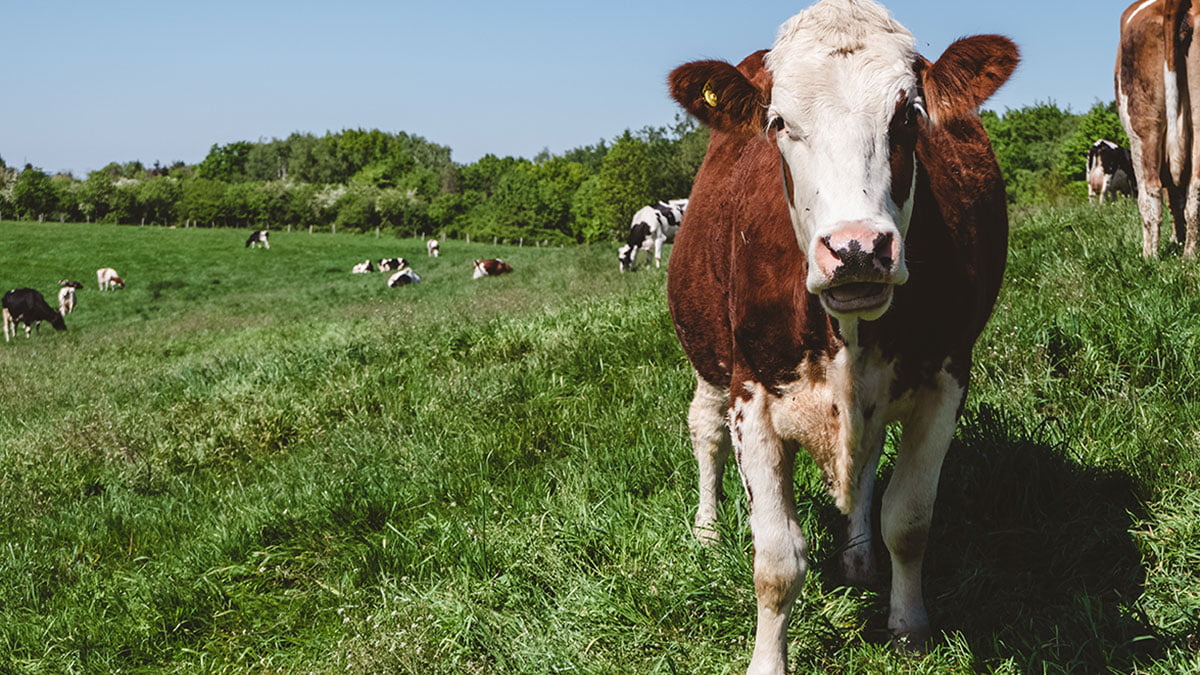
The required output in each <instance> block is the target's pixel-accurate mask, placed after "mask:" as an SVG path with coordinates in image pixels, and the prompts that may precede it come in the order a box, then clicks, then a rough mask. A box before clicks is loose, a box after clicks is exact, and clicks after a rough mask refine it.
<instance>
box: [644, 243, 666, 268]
mask: <svg viewBox="0 0 1200 675" xmlns="http://www.w3.org/2000/svg"><path fill="white" fill-rule="evenodd" d="M663 241H664V240H663V239H662V238H659V237H655V239H654V268H655V269H659V268H661V267H662V250H663ZM647 255H649V254H647Z"/></svg>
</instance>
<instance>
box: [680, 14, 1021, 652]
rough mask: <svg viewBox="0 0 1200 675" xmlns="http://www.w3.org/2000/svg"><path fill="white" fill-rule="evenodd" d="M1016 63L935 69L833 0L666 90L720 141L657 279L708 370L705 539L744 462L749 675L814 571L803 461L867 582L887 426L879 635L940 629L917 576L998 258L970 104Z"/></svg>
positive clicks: (998, 48)
mask: <svg viewBox="0 0 1200 675" xmlns="http://www.w3.org/2000/svg"><path fill="white" fill-rule="evenodd" d="M1017 61H1018V55H1017V48H1016V47H1015V46H1014V45H1013V44H1012V42H1010V41H1009V40H1008V39H1006V38H1003V37H1000V36H994V35H984V36H976V37H971V38H965V39H962V40H959V41H958V42H955V43H954V44H952V45H950V47H949V48H947V50H946V52H945V53H944V54H943V55H942V56H941V58H940V59H938V61H937V62H936V63H930V62H929V61H927V60H926V59H924V58H923V57H921V56H920V55H919V54H917V52H916V44H915V40H914V38H913V36H912V35H911V34H910V33H909V32H908V31H907V30H906V29H904V27H903V26H901V25H899V24H898V23H896V22H895V21H894V20H893V19H892V18H891V17H890V15H889V14H888V13H887V11H886V10H885V9H884V8H882V7H880V6H879V5H877V4H875V3H873V2H870V0H825V1H824V2H821V3H819V4H817V5H815V6H813V7H811V8H809V9H808V10H805V11H803V12H801V13H800V14H798V15H796V16H795V17H793V18H792V19H790V20H789V21H787V22H786V23H785V24H784V25H783V26H782V27H781V29H780V31H779V34H778V38H777V40H776V42H775V45H774V47H773V48H772V49H771V50H769V51H765V52H758V53H755V54H752V55H751V56H749V57H747V58H746V59H745V60H744V61H742V63H741V64H739V65H738V66H737V67H734V66H732V65H730V64H728V63H725V62H721V61H700V62H695V63H689V64H686V65H683V66H680V67H679V68H677V69H676V70H675V71H674V72H672V73H671V76H670V88H671V95H672V96H673V97H674V98H675V100H676V101H678V102H679V103H680V104H681V105H682V106H683V107H684V108H686V109H687V110H688V112H690V113H691V114H692V115H694V116H695V117H697V118H699V119H700V121H702V122H703V123H704V124H706V125H707V126H709V127H710V128H711V130H712V135H711V138H710V141H709V145H708V151H707V154H706V155H705V158H704V163H703V165H702V166H701V168H700V171H699V173H698V174H697V176H696V182H695V186H694V188H693V190H692V194H691V201H690V202H689V206H688V211H687V215H686V216H685V223H684V224H683V226H682V227H681V228H680V231H679V236H678V239H677V241H676V244H675V249H674V251H673V252H672V255H671V259H670V262H669V269H668V275H667V278H668V296H669V303H670V308H671V314H672V317H673V318H674V321H675V330H676V333H677V334H678V336H679V340H680V342H681V343H682V345H683V348H684V351H685V352H686V353H687V356H688V358H689V359H690V361H691V363H692V365H693V367H694V368H695V370H696V375H697V383H696V391H695V396H694V398H693V400H692V403H691V407H690V410H689V412H688V426H689V429H690V432H691V438H692V443H693V446H694V452H695V455H696V459H697V461H698V463H699V483H700V485H699V494H700V501H699V509H698V512H697V514H696V521H695V530H694V531H695V533H696V535H697V536H699V537H700V538H702V539H714V538H715V537H716V517H717V501H718V499H719V496H720V486H721V476H722V473H723V471H724V466H725V463H726V460H727V458H728V455H729V450H730V446H731V445H732V448H733V449H734V450H735V452H736V454H737V461H738V467H739V469H740V471H741V475H742V480H743V483H744V486H745V489H746V494H747V501H748V503H749V507H750V527H751V530H752V535H753V541H754V585H755V591H756V594H757V596H758V626H757V631H756V636H755V646H754V655H753V658H752V660H751V663H750V667H749V671H750V672H752V673H782V672H784V671H785V664H786V656H787V634H786V633H787V624H788V619H789V616H790V613H791V611H792V606H793V603H794V602H795V600H796V599H797V597H798V596H799V594H800V591H801V587H802V585H803V580H804V575H805V570H806V568H807V565H808V563H807V560H806V555H805V551H806V543H805V540H804V536H803V534H802V532H801V530H800V522H799V520H798V517H797V513H796V504H795V495H794V493H793V478H792V473H793V467H794V463H795V461H796V454H797V452H798V450H799V448H800V447H803V448H804V449H805V450H807V451H808V453H809V454H810V455H811V456H812V457H813V459H814V460H815V461H816V463H817V464H818V465H819V467H820V468H821V470H822V471H823V472H824V475H825V478H826V480H827V484H828V488H829V490H830V492H831V493H832V495H833V497H834V500H835V502H836V504H837V506H838V508H839V509H841V510H842V512H843V513H846V514H848V515H849V530H850V531H849V535H850V542H851V545H850V546H849V547H848V548H847V550H846V551H845V553H844V554H843V556H842V565H843V568H844V570H845V573H846V575H847V577H848V579H849V580H850V581H852V582H859V583H864V582H870V581H874V580H875V579H876V578H878V575H879V572H878V571H877V570H876V555H875V551H873V550H872V543H871V528H872V524H871V496H872V491H873V486H874V483H875V474H876V469H877V466H878V462H879V456H880V452H881V449H882V445H883V439H884V433H885V427H886V425H888V424H890V423H893V422H899V423H900V424H902V425H903V427H904V435H903V440H902V442H901V445H900V448H899V451H898V453H897V456H896V462H895V472H894V473H893V475H892V479H891V483H890V485H889V486H888V489H887V491H886V493H885V495H884V497H883V508H882V517H881V522H882V530H883V540H884V542H885V544H886V546H887V549H888V553H889V554H890V557H891V567H892V585H891V600H890V603H891V606H890V614H889V619H888V626H889V627H890V629H891V630H892V632H893V633H894V634H895V635H896V636H897V639H898V640H899V641H900V642H901V643H904V644H916V643H921V642H923V641H924V640H925V639H926V637H927V636H928V635H929V620H928V616H927V614H926V611H925V606H924V602H923V599H922V591H921V565H922V559H923V556H924V552H925V541H926V537H927V535H928V532H929V524H930V519H931V513H932V508H933V501H934V497H935V495H936V493H937V484H938V475H939V472H940V469H941V464H942V459H943V457H944V456H945V453H946V450H947V448H948V446H949V443H950V438H951V436H952V435H953V433H954V428H955V425H956V423H957V419H958V415H959V412H960V410H961V407H962V405H963V401H964V397H965V394H966V387H967V379H968V374H969V372H970V368H971V352H972V346H973V344H974V342H975V340H976V338H977V337H978V335H979V334H980V332H981V331H982V330H983V327H984V325H985V323H986V322H987V320H988V317H989V315H990V314H991V311H992V306H993V304H994V302H995V299H996V295H997V293H998V292H999V289H1000V282H1001V278H1002V276H1003V272H1004V266H1005V261H1006V256H1007V237H1008V217H1007V212H1006V205H1005V192H1004V184H1003V181H1002V179H1001V176H1000V170H999V168H998V166H997V164H996V160H995V157H994V156H993V154H992V151H991V148H990V145H989V142H988V138H987V135H986V134H985V132H984V130H983V127H982V124H981V123H980V121H979V118H978V116H977V115H976V112H975V111H976V108H977V106H979V105H980V104H981V103H982V102H983V101H984V100H986V99H987V98H988V97H989V96H990V95H991V94H992V93H993V92H994V91H995V90H996V89H997V88H999V87H1000V86H1001V85H1002V84H1003V83H1004V82H1005V80H1007V78H1008V76H1009V75H1010V74H1011V73H1012V71H1013V69H1014V68H1015V67H1016V64H1017ZM781 176H782V180H781ZM731 436H732V438H731Z"/></svg>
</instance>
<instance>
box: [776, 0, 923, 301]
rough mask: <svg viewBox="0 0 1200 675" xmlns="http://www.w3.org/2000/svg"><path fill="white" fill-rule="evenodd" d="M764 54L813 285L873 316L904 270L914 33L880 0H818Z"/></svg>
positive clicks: (914, 98) (911, 180)
mask: <svg viewBox="0 0 1200 675" xmlns="http://www.w3.org/2000/svg"><path fill="white" fill-rule="evenodd" d="M765 63H766V67H767V69H768V71H770V73H771V77H772V82H773V87H772V89H771V91H770V104H769V106H768V109H767V125H768V134H769V136H771V137H773V140H774V141H775V143H776V144H777V145H778V147H779V152H780V155H781V160H782V168H783V177H784V190H785V192H786V195H787V200H788V208H789V210H790V213H791V218H792V225H793V227H794V228H795V231H796V237H797V240H798V242H799V244H800V249H801V250H802V251H804V253H805V254H806V256H807V258H808V277H807V278H806V280H805V283H806V285H807V287H808V290H809V292H811V293H814V294H816V295H818V296H819V297H820V298H821V301H822V304H823V305H824V306H825V309H826V310H827V311H828V312H829V313H830V314H832V315H834V316H837V317H838V318H842V319H845V318H862V319H874V318H877V317H879V316H880V315H882V314H883V313H884V312H885V311H886V310H887V308H888V306H889V305H890V304H891V297H892V288H893V287H894V286H895V285H899V284H903V283H904V282H905V281H906V280H907V279H908V268H907V266H906V265H905V261H904V244H903V240H904V236H905V234H906V233H907V231H908V221H909V217H910V215H911V209H912V203H913V190H914V186H915V176H916V171H915V167H914V162H915V159H914V154H915V141H916V124H918V123H919V122H920V116H921V114H922V111H921V102H920V94H919V87H918V80H917V75H916V72H915V70H914V69H915V65H916V63H917V54H916V51H915V45H914V39H913V37H912V35H911V34H910V33H909V32H908V31H907V30H905V29H904V28H903V27H902V26H900V25H899V24H897V23H896V22H895V21H893V20H892V19H891V17H890V16H888V14H887V12H886V10H884V9H883V8H881V7H879V6H877V5H874V4H871V3H862V4H859V3H854V2H848V3H822V4H820V5H817V6H815V7H813V8H811V9H809V10H806V11H804V12H801V13H800V14H798V15H796V16H795V17H793V18H792V19H791V20H789V21H788V22H787V23H786V24H784V25H783V27H782V28H781V29H780V32H779V37H778V39H777V41H776V43H775V45H774V47H773V48H772V49H771V51H770V52H769V53H768V54H767V56H766V58H765Z"/></svg>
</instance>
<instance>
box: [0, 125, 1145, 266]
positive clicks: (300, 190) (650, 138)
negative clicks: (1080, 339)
mask: <svg viewBox="0 0 1200 675" xmlns="http://www.w3.org/2000/svg"><path fill="white" fill-rule="evenodd" d="M982 118H983V123H984V126H985V127H986V129H987V131H988V134H989V136H990V137H991V139H992V145H993V148H994V149H995V152H996V155H997V159H998V160H999V163H1000V167H1001V171H1002V172H1003V174H1004V178H1005V181H1006V183H1007V186H1008V197H1009V200H1010V201H1011V202H1013V203H1018V204H1022V203H1038V202H1045V201H1060V200H1081V199H1083V198H1085V195H1086V187H1085V183H1084V175H1083V174H1084V163H1085V161H1086V156H1087V150H1088V147H1089V146H1090V145H1091V143H1092V142H1093V141H1094V140H1096V139H1097V138H1108V139H1110V140H1113V141H1116V142H1118V143H1120V144H1122V145H1125V146H1127V145H1128V142H1127V140H1126V138H1125V134H1124V132H1123V131H1122V129H1121V125H1120V121H1119V120H1118V118H1117V113H1116V108H1115V104H1113V103H1097V104H1096V105H1094V106H1093V107H1092V108H1091V109H1090V110H1088V111H1087V112H1085V113H1082V114H1075V113H1072V112H1070V111H1069V110H1062V109H1060V108H1059V107H1058V106H1057V105H1055V104H1053V103H1036V104H1033V105H1029V106H1025V107H1022V108H1020V109H1017V110H1012V109H1009V110H1007V111H1005V112H1004V114H1002V115H1001V114H998V113H996V112H993V111H986V110H985V111H983V113H982ZM707 143H708V131H707V129H705V128H703V127H701V126H699V125H697V124H696V123H695V121H694V120H692V119H690V118H686V117H677V118H676V120H675V122H674V124H672V125H670V126H667V127H647V128H644V129H642V130H640V131H637V132H633V131H629V130H626V131H625V132H624V133H623V134H621V135H620V136H618V137H617V138H615V139H613V140H611V141H606V140H600V141H598V142H597V143H595V144H594V145H588V146H584V147H579V148H575V149H572V150H569V151H567V152H564V153H562V154H561V155H553V154H551V153H549V152H548V151H545V150H544V151H542V152H541V153H539V154H538V155H537V156H536V157H534V158H533V159H524V158H514V157H496V156H494V155H486V156H484V157H482V158H480V159H479V160H478V161H475V162H471V163H469V164H457V163H455V162H453V161H452V159H451V150H450V148H448V147H445V146H442V145H438V144H436V143H432V142H430V141H427V140H426V139H424V138H421V137H419V136H414V135H410V134H406V133H404V132H399V133H388V132H383V131H379V130H363V129H353V130H343V131H341V132H337V133H326V134H325V135H324V136H315V135H313V134H309V133H293V134H292V135H290V136H288V137H287V138H285V139H271V140H259V141H257V142H249V141H238V142H234V143H229V144H227V145H216V144H214V145H213V146H212V148H211V149H210V151H209V153H208V155H207V156H206V157H205V158H204V160H203V161H201V162H200V163H198V164H194V165H189V164H185V163H183V162H175V163H173V164H171V165H169V166H164V165H161V164H159V163H158V162H155V164H154V165H153V166H150V167H146V166H144V165H143V164H142V163H141V162H137V161H132V162H126V163H124V164H120V163H115V162H114V163H111V164H109V165H108V166H105V167H104V168H103V169H100V170H98V171H93V172H91V173H90V174H88V175H87V176H86V177H85V178H77V177H75V176H73V175H71V174H69V173H60V174H55V175H49V174H47V173H46V172H44V171H42V170H40V169H38V168H35V167H33V166H30V165H26V166H25V167H24V168H23V169H21V170H17V169H15V168H9V167H7V166H6V165H5V164H4V160H3V159H2V158H0V219H4V218H10V219H11V218H16V219H22V220H71V221H80V222H102V223H120V224H146V225H201V226H219V227H255V228H264V227H272V228H281V227H285V226H295V227H298V228H306V227H312V228H314V229H317V230H322V231H329V230H337V231H344V232H367V231H374V230H375V229H376V228H379V229H381V230H383V231H387V232H391V233H395V234H397V235H401V236H409V235H415V234H421V233H424V234H441V233H445V234H446V235H447V236H451V237H460V238H461V237H464V236H471V237H475V238H476V239H484V238H492V237H495V238H497V239H504V240H510V241H516V240H518V239H521V238H525V239H529V240H536V241H547V242H550V243H554V244H568V243H585V242H595V241H602V240H608V239H611V238H614V237H618V236H621V234H622V232H623V231H624V230H625V229H626V228H627V227H628V224H629V218H630V216H631V214H632V213H633V212H634V211H636V210H637V209H638V208H639V207H641V206H642V205H644V204H647V203H651V202H653V201H655V200H659V199H670V198H675V197H683V196H686V195H687V194H688V193H689V192H690V191H691V186H692V181H693V178H694V177H695V174H696V171H697V170H698V169H699V167H700V163H701V161H702V160H703V158H704V151H705V148H706V146H707Z"/></svg>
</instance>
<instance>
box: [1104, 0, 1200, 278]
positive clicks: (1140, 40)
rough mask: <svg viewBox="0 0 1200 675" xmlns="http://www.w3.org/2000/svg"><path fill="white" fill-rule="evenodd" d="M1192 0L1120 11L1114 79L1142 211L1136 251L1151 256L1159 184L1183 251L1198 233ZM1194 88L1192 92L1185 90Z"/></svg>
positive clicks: (1198, 53)
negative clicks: (1140, 249) (1164, 194)
mask: <svg viewBox="0 0 1200 675" xmlns="http://www.w3.org/2000/svg"><path fill="white" fill-rule="evenodd" d="M1197 12H1200V7H1197V8H1195V9H1193V8H1192V3H1191V0H1153V1H1151V0H1138V1H1137V2H1134V3H1133V4H1132V5H1130V6H1129V7H1128V8H1127V9H1126V10H1125V12H1124V13H1123V14H1121V36H1120V41H1119V42H1118V44H1117V63H1116V73H1115V76H1114V78H1113V79H1114V85H1115V89H1116V94H1117V112H1118V113H1119V114H1120V117H1121V124H1122V126H1124V127H1125V133H1126V134H1127V135H1128V136H1129V147H1130V153H1131V155H1132V161H1133V172H1134V175H1135V176H1136V177H1137V193H1138V211H1139V212H1140V213H1141V219H1142V255H1143V256H1144V257H1147V258H1153V257H1157V256H1158V240H1159V229H1160V226H1161V224H1162V199H1163V191H1164V190H1165V191H1166V196H1167V202H1168V204H1169V206H1170V209H1171V218H1172V220H1173V221H1174V223H1175V227H1174V229H1173V232H1172V234H1173V237H1172V238H1173V240H1174V241H1175V242H1176V243H1182V244H1183V255H1184V256H1185V257H1193V256H1195V255H1196V253H1197V246H1198V241H1197V240H1198V238H1200V169H1197V167H1200V101H1198V102H1195V103H1193V102H1192V101H1193V99H1195V98H1196V97H1197V95H1200V82H1196V86H1194V87H1193V86H1191V84H1190V83H1191V82H1192V81H1193V80H1200V44H1197V41H1195V40H1193V39H1192V26H1193V24H1194V18H1195V17H1194V16H1193V15H1194V14H1195V13H1197ZM1193 89H1195V91H1194V92H1193V91H1192V90H1193Z"/></svg>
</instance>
